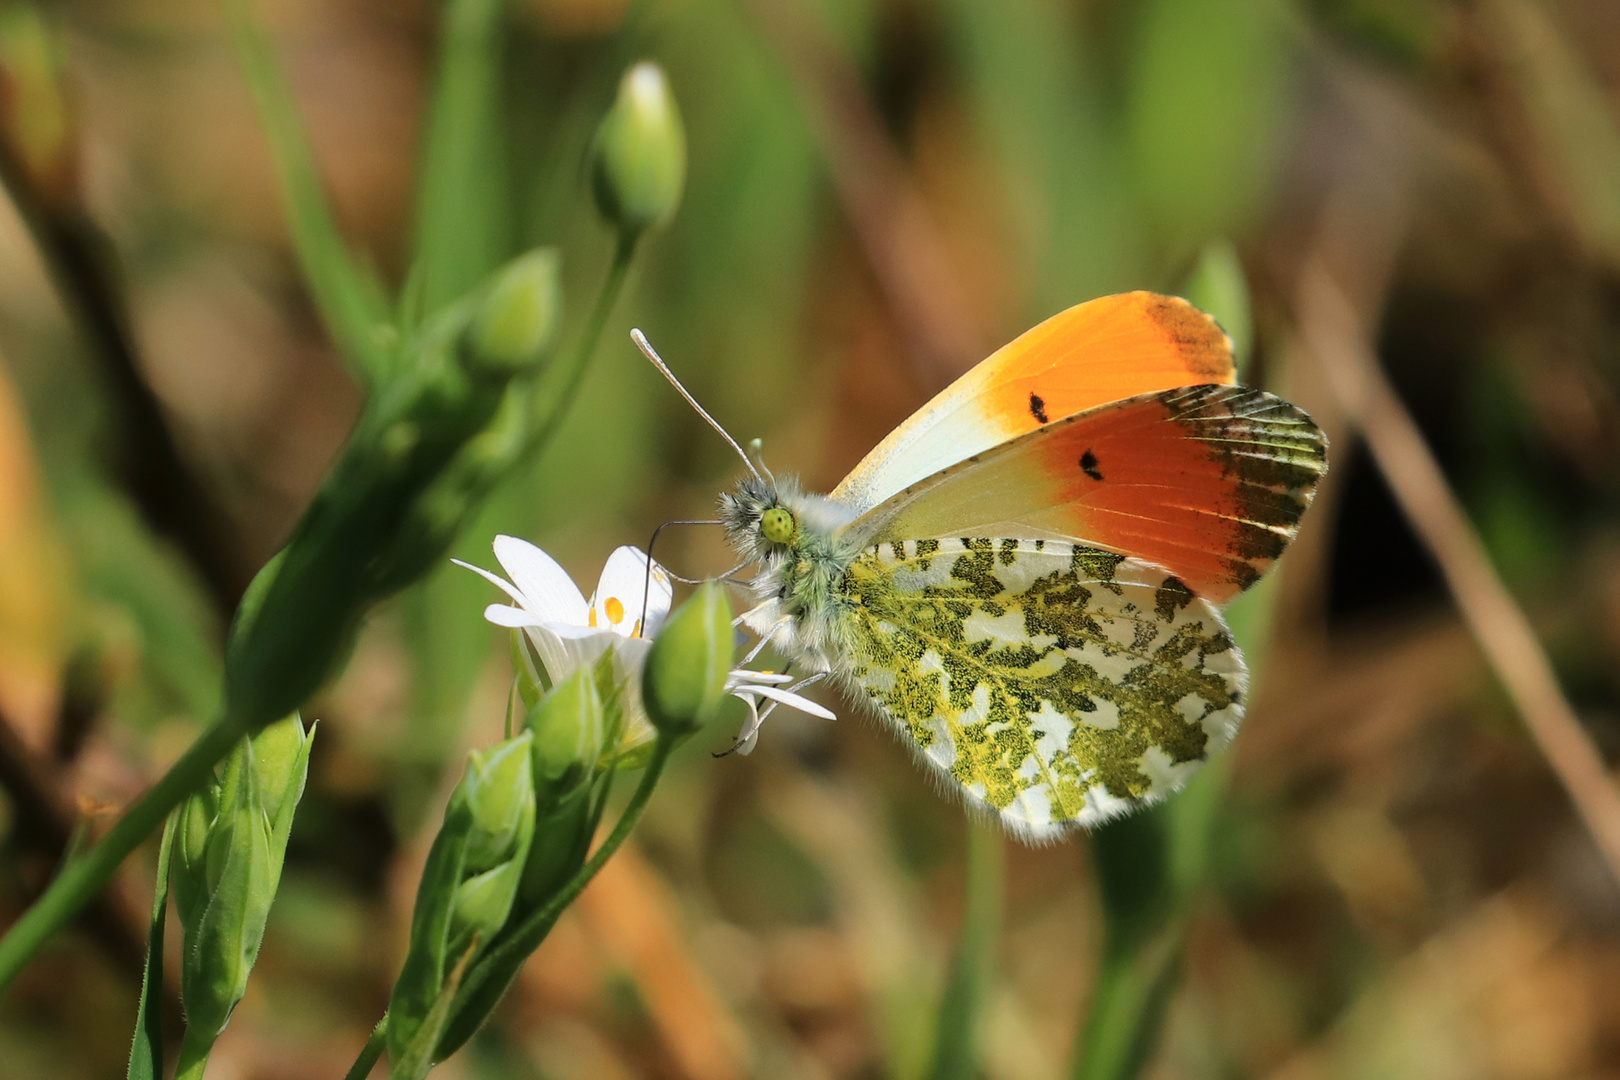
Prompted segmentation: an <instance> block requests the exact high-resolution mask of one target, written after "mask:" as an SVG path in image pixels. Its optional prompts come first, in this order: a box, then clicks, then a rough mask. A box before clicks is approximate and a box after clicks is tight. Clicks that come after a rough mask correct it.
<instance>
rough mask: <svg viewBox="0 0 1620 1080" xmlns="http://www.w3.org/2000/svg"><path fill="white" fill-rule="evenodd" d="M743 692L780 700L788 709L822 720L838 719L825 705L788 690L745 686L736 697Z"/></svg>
mask: <svg viewBox="0 0 1620 1080" xmlns="http://www.w3.org/2000/svg"><path fill="white" fill-rule="evenodd" d="M743 694H758V695H759V696H760V697H768V698H770V699H771V700H772V701H779V702H781V703H782V704H783V705H786V706H787V707H788V708H790V709H798V710H799V711H800V712H802V713H809V714H810V715H811V716H819V717H820V718H821V719H823V720H836V719H838V715H837V714H836V713H834V712H833V711H832V710H830V709H828V708H826V707H825V706H822V705H817V704H816V703H815V702H813V701H811V700H810V699H809V698H807V697H802V696H801V695H799V694H795V693H793V692H792V691H790V690H779V689H777V688H776V687H774V686H746V687H744V688H743V689H741V690H739V691H737V696H738V697H741V696H742V695H743Z"/></svg>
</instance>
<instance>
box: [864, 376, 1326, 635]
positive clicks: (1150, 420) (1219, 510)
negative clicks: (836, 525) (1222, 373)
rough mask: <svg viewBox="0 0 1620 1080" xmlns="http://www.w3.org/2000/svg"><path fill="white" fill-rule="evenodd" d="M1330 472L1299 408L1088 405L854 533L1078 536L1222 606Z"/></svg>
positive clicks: (875, 516) (1203, 398)
mask: <svg viewBox="0 0 1620 1080" xmlns="http://www.w3.org/2000/svg"><path fill="white" fill-rule="evenodd" d="M1326 469H1327V440H1326V438H1325V437H1324V436H1323V434H1322V432H1321V429H1319V428H1318V427H1317V426H1316V425H1315V424H1314V423H1312V422H1311V419H1310V417H1308V416H1306V415H1305V414H1304V413H1303V412H1301V411H1300V410H1299V409H1297V408H1295V407H1294V406H1293V405H1290V404H1288V403H1287V402H1285V401H1283V400H1282V399H1281V398H1278V397H1275V396H1273V395H1271V394H1268V393H1266V392H1265V391H1262V390H1253V389H1249V388H1247V387H1240V386H1224V385H1208V386H1188V387H1181V388H1178V389H1174V390H1166V391H1162V392H1159V393H1154V394H1144V395H1140V396H1138V397H1134V398H1128V399H1126V400H1124V401H1117V402H1114V403H1112V404H1109V405H1104V406H1101V407H1099V408H1095V409H1091V410H1088V411H1086V412H1083V413H1080V414H1078V415H1076V416H1071V417H1068V418H1067V419H1064V420H1061V421H1054V422H1052V423H1050V424H1048V425H1046V426H1044V427H1042V428H1040V429H1039V430H1037V431H1033V432H1030V433H1028V434H1026V435H1024V436H1021V437H1019V438H1017V439H1013V440H1011V441H1009V442H1007V443H1004V444H1002V445H1000V446H997V447H995V448H993V449H990V450H987V451H985V452H983V453H981V454H977V455H974V456H972V457H970V458H968V459H967V460H965V461H962V462H960V463H958V464H956V465H953V466H951V467H949V468H947V469H943V470H941V471H940V472H938V473H936V474H934V475H933V476H930V477H928V478H927V479H924V480H922V481H921V482H919V483H917V484H914V485H912V486H911V487H910V488H907V489H906V490H904V491H902V492H900V493H899V494H897V495H895V496H893V497H892V498H890V499H889V500H888V501H887V502H885V503H884V504H882V505H880V506H878V507H876V508H874V509H872V510H871V511H869V512H868V513H867V514H866V515H865V516H864V517H862V518H860V519H857V520H856V521H855V522H854V523H853V524H852V525H851V526H849V528H850V529H851V530H852V532H853V534H854V535H859V536H861V537H862V538H863V539H865V540H866V541H867V542H881V541H887V540H893V539H895V538H899V537H914V536H951V535H980V536H988V535H999V536H1014V537H1017V536H1022V537H1029V538H1061V537H1070V538H1077V539H1079V540H1082V541H1084V542H1086V543H1090V544H1096V545H1098V546H1099V547H1104V548H1108V549H1109V550H1112V551H1115V552H1120V553H1124V554H1129V555H1131V556H1133V557H1135V558H1138V559H1142V560H1144V561H1146V562H1150V563H1154V564H1157V565H1159V566H1163V567H1165V568H1166V569H1168V570H1169V571H1171V572H1172V573H1174V574H1175V575H1176V576H1177V577H1178V578H1179V579H1180V580H1181V581H1182V582H1184V583H1185V584H1186V585H1187V586H1188V587H1189V588H1191V589H1192V590H1193V592H1195V593H1197V594H1198V595H1199V596H1200V597H1202V598H1204V599H1206V600H1211V601H1214V602H1216V603H1222V602H1225V601H1226V600H1228V599H1230V598H1231V597H1233V596H1234V595H1236V594H1237V593H1238V592H1240V591H1242V590H1243V589H1245V588H1247V587H1248V586H1249V585H1251V584H1252V583H1253V582H1254V581H1255V580H1256V579H1258V578H1259V576H1260V575H1261V574H1263V573H1264V572H1265V570H1266V569H1267V567H1269V566H1270V564H1271V563H1272V562H1273V561H1274V560H1275V559H1276V558H1277V557H1278V556H1279V555H1281V554H1282V551H1283V549H1284V547H1286V546H1287V544H1288V542H1289V541H1290V540H1291V539H1293V537H1294V535H1295V533H1296V532H1297V531H1298V528H1299V520H1300V516H1301V515H1302V514H1303V513H1304V512H1305V508H1306V507H1307V506H1308V505H1309V504H1310V501H1311V498H1312V496H1313V495H1314V493H1315V487H1316V483H1317V481H1318V480H1319V479H1320V478H1321V476H1322V474H1323V473H1324V472H1325V471H1326Z"/></svg>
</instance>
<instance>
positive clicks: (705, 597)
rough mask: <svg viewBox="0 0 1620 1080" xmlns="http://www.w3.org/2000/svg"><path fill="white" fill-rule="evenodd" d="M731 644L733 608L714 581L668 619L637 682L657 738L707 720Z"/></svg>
mask: <svg viewBox="0 0 1620 1080" xmlns="http://www.w3.org/2000/svg"><path fill="white" fill-rule="evenodd" d="M732 642H733V633H732V627H731V604H730V603H729V602H728V601H727V599H726V593H725V589H724V588H723V587H722V586H721V585H720V584H719V583H718V582H714V581H711V582H708V583H706V584H704V585H702V586H700V587H699V588H698V590H697V592H695V593H693V594H692V598H691V599H690V600H688V601H687V602H686V603H684V604H682V605H681V607H680V609H679V610H677V611H676V612H675V614H673V615H671V616H670V618H669V621H668V622H667V623H665V624H664V629H663V630H662V632H660V633H659V635H658V637H657V638H656V639H655V640H654V641H653V644H652V649H651V650H650V651H649V652H648V654H647V666H646V668H645V670H644V671H643V673H642V681H641V695H642V700H643V702H644V703H645V704H646V707H647V716H648V718H649V719H650V720H651V721H652V723H653V727H655V728H657V729H658V731H659V732H660V733H661V734H664V735H685V734H689V733H691V732H693V731H696V730H697V729H698V728H700V727H702V726H703V725H704V724H705V723H706V722H707V721H708V720H709V718H710V716H711V715H712V714H713V713H714V711H715V709H716V708H717V707H718V706H719V704H720V700H721V698H722V697H724V695H725V686H726V675H727V673H728V672H729V671H730V670H731V661H732V656H733V648H734V647H733V644H732Z"/></svg>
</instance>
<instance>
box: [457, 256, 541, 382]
mask: <svg viewBox="0 0 1620 1080" xmlns="http://www.w3.org/2000/svg"><path fill="white" fill-rule="evenodd" d="M559 265H560V260H559V258H558V255H557V249H556V248H536V249H535V250H533V251H531V252H529V253H528V254H527V255H523V256H520V257H519V258H517V259H514V260H513V261H511V262H509V263H507V264H506V266H504V267H502V268H501V269H500V270H499V271H498V272H497V273H496V275H495V279H494V281H493V282H492V283H491V284H490V286H489V288H488V289H487V291H485V293H484V295H483V297H482V298H481V299H480V300H479V301H478V306H477V309H476V311H475V313H474V314H473V319H472V324H471V325H470V326H468V327H467V330H466V334H465V336H464V338H463V341H462V356H463V357H464V358H465V359H466V361H467V363H469V364H470V365H472V366H473V367H475V368H477V369H478V370H480V371H487V372H490V373H492V374H506V375H515V374H518V373H519V372H522V371H526V370H528V369H529V368H532V367H534V366H535V364H536V363H538V362H539V360H540V355H541V353H543V352H544V351H545V348H546V346H547V345H549V344H550V343H551V339H552V337H553V336H554V335H555V334H556V332H557V324H558V322H559V321H560V319H561V317H562V284H561V273H560V270H559Z"/></svg>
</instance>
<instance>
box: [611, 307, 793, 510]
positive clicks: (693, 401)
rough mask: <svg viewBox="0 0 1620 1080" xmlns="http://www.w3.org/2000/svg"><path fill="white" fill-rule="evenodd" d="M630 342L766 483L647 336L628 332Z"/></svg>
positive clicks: (762, 481) (636, 331)
mask: <svg viewBox="0 0 1620 1080" xmlns="http://www.w3.org/2000/svg"><path fill="white" fill-rule="evenodd" d="M630 340H631V341H633V342H635V343H636V348H638V349H640V350H641V355H642V356H645V357H646V358H647V359H648V360H649V361H651V362H652V366H653V367H655V368H657V369H658V370H659V372H661V373H662V374H663V376H664V378H666V379H668V380H669V385H671V386H673V387H674V388H675V390H676V392H677V393H679V394H680V395H681V397H683V398H685V399H686V403H687V404H688V405H690V406H692V408H693V409H694V410H696V411H697V414H698V415H699V416H701V417H703V419H704V420H706V421H707V422H708V424H709V426H710V427H712V428H714V430H715V431H717V432H719V433H720V437H721V438H722V439H724V440H726V445H728V446H730V447H731V448H732V449H733V450H735V451H737V456H738V457H740V458H742V460H743V464H744V465H746V466H748V471H749V472H751V473H753V474H754V479H755V480H758V481H759V482H760V483H762V484H763V483H766V480H765V477H763V476H761V475H760V472H759V470H758V469H756V468H755V467H754V463H753V462H752V461H750V460H749V458H748V455H747V453H745V452H744V451H743V448H742V447H741V446H740V445H739V444H738V443H737V440H736V439H733V438H732V437H731V433H730V432H729V431H727V430H726V429H725V428H723V427H721V426H720V422H719V421H718V420H716V419H715V418H714V417H712V416H710V415H709V413H708V410H706V409H704V407H703V406H701V405H699V404H698V403H697V398H695V397H693V396H692V395H691V394H690V393H688V392H687V390H686V387H684V386H682V385H681V380H679V379H677V378H676V377H675V373H674V372H673V371H671V370H669V365H668V364H666V363H664V358H663V357H661V356H659V355H658V352H657V350H655V349H654V348H653V347H652V343H651V342H649V341H648V340H647V335H646V334H643V333H642V332H641V331H640V330H632V331H630Z"/></svg>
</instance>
